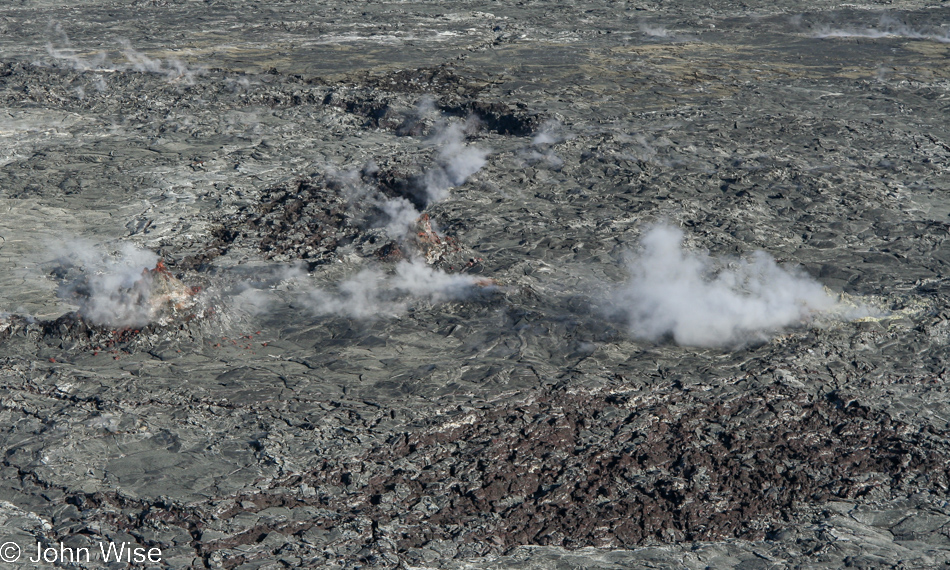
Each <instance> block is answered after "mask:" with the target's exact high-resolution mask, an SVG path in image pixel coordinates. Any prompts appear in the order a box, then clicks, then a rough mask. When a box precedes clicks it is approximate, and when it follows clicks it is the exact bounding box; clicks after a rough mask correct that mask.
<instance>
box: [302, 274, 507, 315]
mask: <svg viewBox="0 0 950 570" xmlns="http://www.w3.org/2000/svg"><path fill="white" fill-rule="evenodd" d="M489 284H490V282H489V281H488V280H486V279H484V278H479V277H473V276H471V275H452V274H448V273H445V272H442V271H439V270H438V269H433V268H431V267H429V266H428V265H426V264H425V262H424V261H421V260H412V261H400V262H399V263H397V264H396V268H395V272H394V273H393V274H391V275H387V274H386V273H384V272H383V271H381V270H379V269H364V270H363V271H360V272H359V273H357V274H356V275H355V276H353V277H351V278H349V279H347V280H345V281H343V282H341V283H339V284H338V285H337V287H336V290H335V291H326V290H323V289H315V290H312V291H309V292H308V293H307V294H306V295H304V296H303V297H302V298H301V301H302V303H303V304H304V305H305V306H306V307H307V308H308V309H309V310H310V311H311V312H313V313H314V314H316V315H338V316H342V317H349V318H354V319H372V318H378V317H391V316H396V315H399V314H401V313H403V312H404V311H405V310H406V309H407V308H408V307H409V306H410V305H411V304H412V303H413V302H418V301H427V302H431V303H442V302H445V301H452V300H462V299H467V298H470V297H472V296H474V295H475V293H476V292H477V291H478V290H479V286H484V285H489Z"/></svg>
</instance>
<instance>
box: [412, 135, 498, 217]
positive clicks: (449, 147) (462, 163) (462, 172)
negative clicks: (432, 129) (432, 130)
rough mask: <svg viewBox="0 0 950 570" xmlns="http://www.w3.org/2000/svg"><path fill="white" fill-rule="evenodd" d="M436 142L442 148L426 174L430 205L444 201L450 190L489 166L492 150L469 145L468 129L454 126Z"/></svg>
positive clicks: (434, 139) (426, 189)
mask: <svg viewBox="0 0 950 570" xmlns="http://www.w3.org/2000/svg"><path fill="white" fill-rule="evenodd" d="M433 141H434V142H435V143H436V144H438V145H439V146H440V148H439V154H438V156H437V157H436V163H435V164H434V165H433V166H432V168H430V169H429V170H428V171H427V172H426V174H425V191H426V195H427V196H428V201H429V202H441V201H442V200H444V199H445V198H447V197H448V195H449V189H451V188H452V187H454V186H459V185H460V184H464V183H465V181H466V180H468V179H469V177H470V176H472V175H473V174H475V173H476V172H478V171H479V170H481V169H482V167H483V166H485V163H486V162H487V160H486V159H487V157H488V154H489V151H487V150H485V149H481V148H478V147H474V146H467V145H466V144H465V131H464V126H463V125H461V124H459V123H452V124H449V125H448V126H446V127H445V128H444V129H442V130H441V131H439V132H438V133H436V135H435V137H433Z"/></svg>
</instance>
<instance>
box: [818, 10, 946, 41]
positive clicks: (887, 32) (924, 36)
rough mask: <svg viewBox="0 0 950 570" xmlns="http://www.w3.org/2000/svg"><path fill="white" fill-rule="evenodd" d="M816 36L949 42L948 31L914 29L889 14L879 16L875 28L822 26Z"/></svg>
mask: <svg viewBox="0 0 950 570" xmlns="http://www.w3.org/2000/svg"><path fill="white" fill-rule="evenodd" d="M814 37H816V38H870V39H877V38H908V39H913V40H931V41H935V42H940V43H950V32H948V31H947V30H942V29H935V28H931V29H916V28H912V27H910V26H908V25H907V24H905V23H903V22H901V21H900V20H897V19H895V18H893V17H891V16H887V15H884V16H881V20H880V23H879V24H878V27H876V28H871V27H867V28H863V29H861V28H853V27H844V28H833V27H831V26H823V27H821V28H819V29H818V31H817V33H815V36H814Z"/></svg>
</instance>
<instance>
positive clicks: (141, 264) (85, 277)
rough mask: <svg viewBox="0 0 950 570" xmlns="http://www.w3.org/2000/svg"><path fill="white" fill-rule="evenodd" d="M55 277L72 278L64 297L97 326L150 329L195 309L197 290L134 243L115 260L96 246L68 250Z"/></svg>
mask: <svg viewBox="0 0 950 570" xmlns="http://www.w3.org/2000/svg"><path fill="white" fill-rule="evenodd" d="M74 270H78V274H77V273H76V271H74ZM54 272H55V273H57V274H60V275H61V276H64V277H66V279H65V280H64V282H63V284H62V286H61V287H60V296H62V297H64V298H66V299H68V300H70V301H73V302H75V303H77V304H78V305H79V314H80V315H81V316H82V317H83V319H85V320H86V321H88V322H90V323H92V324H94V325H105V326H113V327H132V326H144V325H146V324H148V323H150V322H153V321H158V322H163V320H164V318H165V317H166V316H169V315H171V314H174V313H175V312H176V311H178V310H180V309H185V308H190V307H192V306H193V305H194V304H195V299H194V297H193V296H194V295H195V293H196V290H195V289H192V288H191V287H187V286H185V285H184V284H183V283H181V282H180V281H178V280H177V279H175V278H174V277H172V275H171V274H170V273H169V272H168V270H167V269H165V268H164V265H162V264H161V262H160V261H159V258H158V256H157V255H155V254H154V253H152V252H151V251H147V250H144V249H139V248H138V247H136V246H134V245H132V244H128V243H127V244H123V245H122V246H121V247H120V248H119V251H118V252H116V253H115V254H113V255H107V254H105V253H104V252H103V251H102V250H101V249H100V248H98V247H96V246H94V245H91V244H82V243H77V244H75V245H73V246H72V247H69V248H63V249H62V250H61V256H60V258H59V260H58V267H56V268H55V270H54Z"/></svg>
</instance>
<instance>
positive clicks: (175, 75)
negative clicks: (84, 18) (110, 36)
mask: <svg viewBox="0 0 950 570" xmlns="http://www.w3.org/2000/svg"><path fill="white" fill-rule="evenodd" d="M119 43H120V44H121V45H122V55H124V56H125V58H126V59H127V60H128V61H129V64H130V65H131V66H132V69H133V70H135V71H139V72H146V73H155V74H159V75H164V76H165V77H167V78H168V80H169V81H176V80H179V79H180V80H182V81H183V82H185V83H186V84H188V85H192V84H194V76H195V74H196V71H195V70H192V69H189V68H188V66H187V65H185V64H184V63H182V62H181V61H180V60H177V59H174V58H171V59H167V60H164V61H162V60H161V59H158V58H154V59H153V58H151V57H148V56H147V55H145V54H143V53H141V52H139V51H136V50H135V49H133V48H132V45H131V44H130V43H129V42H128V40H121V41H120V42H119Z"/></svg>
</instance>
